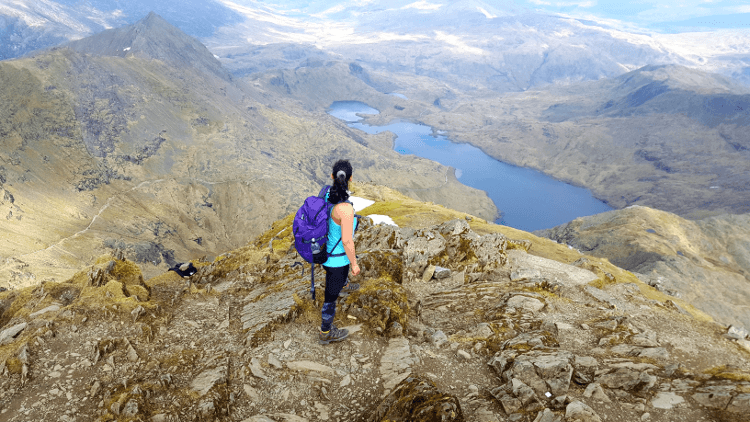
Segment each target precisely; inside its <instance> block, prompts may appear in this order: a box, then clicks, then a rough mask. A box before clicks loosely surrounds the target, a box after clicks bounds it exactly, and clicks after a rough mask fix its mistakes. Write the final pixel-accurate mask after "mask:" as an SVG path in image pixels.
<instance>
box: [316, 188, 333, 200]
mask: <svg viewBox="0 0 750 422" xmlns="http://www.w3.org/2000/svg"><path fill="white" fill-rule="evenodd" d="M330 189H331V185H325V186H323V189H321V190H320V193H318V198H323V199H326V194H327V193H328V191H329V190H330Z"/></svg>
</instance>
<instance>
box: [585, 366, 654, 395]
mask: <svg viewBox="0 0 750 422" xmlns="http://www.w3.org/2000/svg"><path fill="white" fill-rule="evenodd" d="M656 381H657V378H656V377H655V376H653V375H651V374H649V373H647V372H645V371H638V370H634V369H630V368H619V369H618V370H617V371H615V372H610V373H609V374H605V375H602V376H600V377H598V378H597V379H596V382H598V383H599V384H601V385H603V386H605V387H607V388H621V389H623V390H625V391H637V392H643V391H648V390H650V389H651V388H653V387H654V385H656Z"/></svg>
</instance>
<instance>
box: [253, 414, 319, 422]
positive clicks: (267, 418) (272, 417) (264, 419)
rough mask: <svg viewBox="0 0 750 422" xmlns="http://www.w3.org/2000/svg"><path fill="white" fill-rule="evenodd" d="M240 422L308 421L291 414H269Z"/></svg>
mask: <svg viewBox="0 0 750 422" xmlns="http://www.w3.org/2000/svg"><path fill="white" fill-rule="evenodd" d="M242 422H309V420H308V419H305V418H302V417H299V416H297V415H293V414H291V413H270V414H266V415H255V416H251V417H249V418H247V419H245V420H243V421H242Z"/></svg>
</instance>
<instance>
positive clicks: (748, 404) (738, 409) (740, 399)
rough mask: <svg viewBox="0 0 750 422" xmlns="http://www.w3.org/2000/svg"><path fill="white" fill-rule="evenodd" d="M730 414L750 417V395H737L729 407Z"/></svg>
mask: <svg viewBox="0 0 750 422" xmlns="http://www.w3.org/2000/svg"><path fill="white" fill-rule="evenodd" d="M727 411H728V412H734V413H739V414H741V415H745V416H747V415H750V394H738V395H736V396H735V397H734V398H733V399H732V401H731V402H729V405H728V406H727Z"/></svg>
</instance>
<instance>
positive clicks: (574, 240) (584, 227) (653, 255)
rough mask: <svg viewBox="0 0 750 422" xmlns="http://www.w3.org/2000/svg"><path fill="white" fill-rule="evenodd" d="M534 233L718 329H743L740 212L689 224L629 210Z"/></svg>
mask: <svg viewBox="0 0 750 422" xmlns="http://www.w3.org/2000/svg"><path fill="white" fill-rule="evenodd" d="M537 234H539V235H542V236H545V237H548V238H550V239H552V240H555V241H558V242H560V243H563V244H567V245H570V246H571V247H573V248H576V249H578V250H581V251H583V252H585V253H587V254H590V255H593V256H599V257H604V258H607V259H609V260H610V261H611V262H612V263H613V264H615V265H618V266H620V267H622V268H624V269H626V270H629V271H632V272H634V273H636V274H637V275H638V277H639V278H640V279H641V280H642V281H643V282H645V283H647V284H649V285H651V286H652V287H654V288H655V289H657V290H659V291H662V292H664V293H666V294H668V295H671V296H674V297H677V298H682V299H685V300H687V301H688V302H690V303H691V304H692V305H694V306H695V307H697V308H698V309H700V310H702V311H704V312H706V313H707V314H709V315H711V316H712V317H714V318H716V319H717V320H718V321H721V322H722V323H724V324H727V325H738V326H740V327H750V314H748V312H747V303H748V301H750V282H748V274H750V249H749V248H748V245H747V238H748V236H750V219H749V218H748V216H747V215H723V216H716V217H710V218H705V219H701V220H696V221H691V220H686V219H684V218H681V217H679V216H677V215H674V214H670V213H668V212H664V211H659V210H655V209H650V208H646V207H630V208H627V209H623V210H617V211H611V212H608V213H604V214H599V215H595V216H590V217H582V218H578V219H576V220H574V221H572V222H570V223H568V224H565V225H562V226H559V227H555V228H552V229H549V230H543V231H540V232H538V233H537ZM709 291H710V294H708V292H709Z"/></svg>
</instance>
